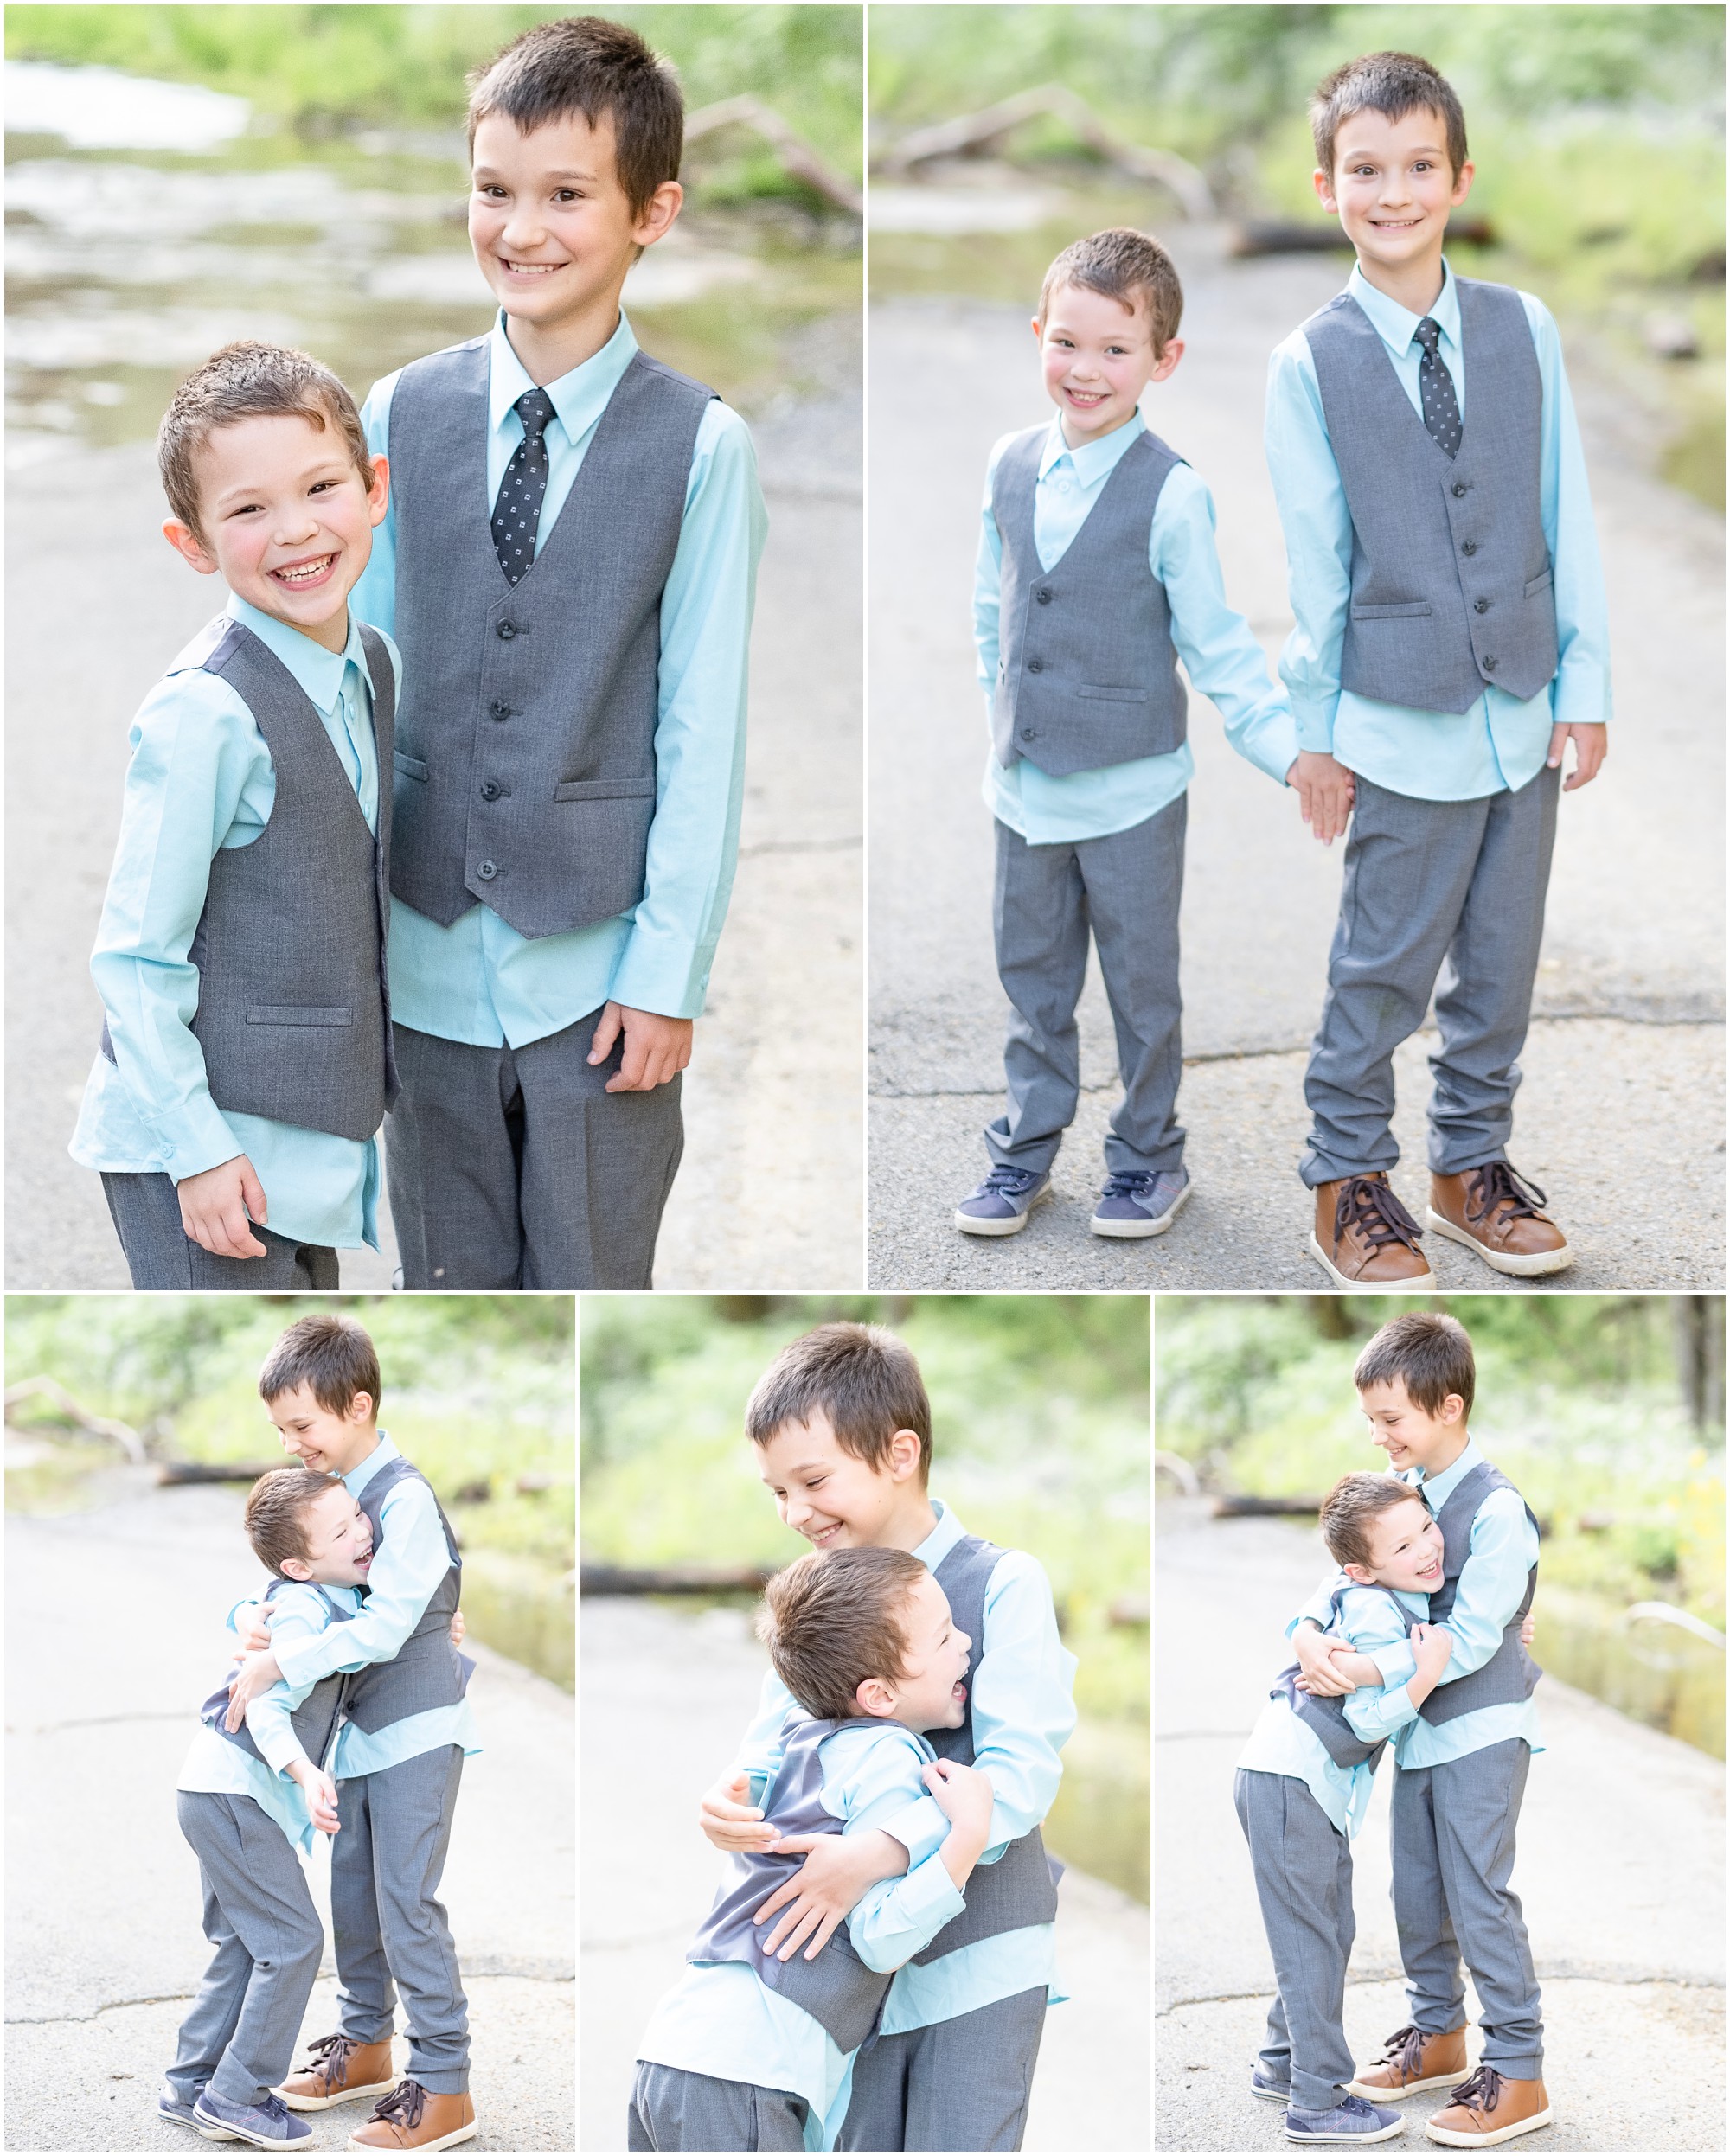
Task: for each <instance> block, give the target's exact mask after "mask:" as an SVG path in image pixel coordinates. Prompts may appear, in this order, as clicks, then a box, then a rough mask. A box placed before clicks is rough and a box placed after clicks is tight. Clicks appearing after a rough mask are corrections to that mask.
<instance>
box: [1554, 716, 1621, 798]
mask: <svg viewBox="0 0 1730 2156" xmlns="http://www.w3.org/2000/svg"><path fill="white" fill-rule="evenodd" d="M1570 740H1572V742H1573V770H1572V771H1570V772H1569V773H1568V775H1567V777H1566V778H1565V779H1563V781H1562V791H1563V792H1564V793H1565V794H1571V793H1572V792H1573V790H1574V788H1575V787H1576V786H1589V785H1590V784H1592V780H1593V779H1594V778H1596V777H1597V776H1598V773H1599V767H1600V766H1601V765H1602V764H1603V762H1604V759H1605V757H1606V756H1608V755H1609V753H1610V729H1609V727H1608V726H1552V727H1551V728H1550V752H1549V754H1548V755H1547V757H1546V758H1544V761H1545V762H1546V763H1547V765H1549V767H1550V769H1551V770H1552V771H1559V770H1560V768H1561V760H1562V751H1563V749H1564V748H1566V747H1567V744H1568V742H1569V741H1570Z"/></svg>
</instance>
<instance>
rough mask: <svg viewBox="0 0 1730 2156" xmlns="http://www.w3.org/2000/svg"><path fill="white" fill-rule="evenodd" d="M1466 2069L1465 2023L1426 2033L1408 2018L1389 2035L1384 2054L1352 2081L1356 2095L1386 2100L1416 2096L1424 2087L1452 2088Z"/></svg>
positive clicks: (1370, 2099) (1352, 2091) (1374, 2099)
mask: <svg viewBox="0 0 1730 2156" xmlns="http://www.w3.org/2000/svg"><path fill="white" fill-rule="evenodd" d="M1465 2070H1466V2061H1465V2025H1464V2022H1462V2023H1461V2025H1460V2026H1459V2027H1458V2029H1450V2030H1449V2031H1447V2033H1446V2034H1445V2036H1426V2035H1425V2033H1424V2031H1422V2030H1421V2029H1419V2028H1418V2027H1417V2026H1416V2025H1414V2024H1413V2023H1410V2022H1408V2023H1407V2024H1406V2026H1405V2027H1404V2028H1403V2029H1396V2030H1395V2031H1394V2033H1393V2035H1392V2036H1391V2037H1389V2038H1388V2039H1387V2046H1386V2048H1385V2049H1384V2050H1383V2051H1382V2054H1381V2057H1380V2058H1379V2059H1378V2060H1377V2061H1376V2063H1375V2064H1374V2066H1366V2067H1365V2068H1364V2070H1363V2071H1362V2073H1361V2074H1360V2075H1359V2076H1357V2078H1356V2079H1355V2081H1353V2082H1351V2083H1350V2084H1349V2093H1350V2094H1351V2095H1354V2096H1368V2098H1369V2101H1370V2102H1372V2103H1386V2102H1387V2101H1388V2099H1389V2098H1390V2097H1394V2096H1415V2095H1417V2094H1418V2092H1419V2089H1451V2088H1452V2087H1453V2085H1454V2083H1455V2082H1458V2080H1459V2079H1460V2077H1461V2076H1462V2075H1463V2074H1464V2072H1465Z"/></svg>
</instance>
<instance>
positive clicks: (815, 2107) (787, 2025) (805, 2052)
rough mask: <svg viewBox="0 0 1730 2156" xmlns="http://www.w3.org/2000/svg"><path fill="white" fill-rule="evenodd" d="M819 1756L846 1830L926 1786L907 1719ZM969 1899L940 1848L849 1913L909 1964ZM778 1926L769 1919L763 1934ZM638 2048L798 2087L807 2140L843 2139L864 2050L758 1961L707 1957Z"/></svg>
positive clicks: (892, 1814) (703, 2070)
mask: <svg viewBox="0 0 1730 2156" xmlns="http://www.w3.org/2000/svg"><path fill="white" fill-rule="evenodd" d="M817 1756H818V1760H819V1763H820V1764H821V1766H822V1769H823V1809H824V1810H825V1811H826V1812H828V1813H830V1814H831V1815H832V1816H833V1817H834V1818H836V1819H838V1820H842V1821H843V1826H842V1829H841V1831H842V1833H843V1834H854V1833H865V1832H866V1831H868V1829H870V1828H872V1827H881V1826H883V1825H884V1824H885V1822H886V1821H887V1820H892V1819H896V1818H900V1817H901V1816H902V1815H903V1814H905V1813H906V1812H907V1809H908V1807H910V1805H913V1804H914V1803H916V1802H918V1801H919V1800H920V1799H921V1798H922V1797H923V1796H924V1795H925V1789H924V1784H923V1783H922V1782H921V1781H920V1779H919V1776H920V1774H921V1772H922V1770H923V1769H924V1766H925V1755H924V1753H923V1752H922V1751H921V1750H920V1749H919V1745H918V1744H917V1743H915V1742H914V1741H913V1737H912V1736H911V1735H910V1733H909V1732H908V1731H907V1730H905V1729H903V1728H902V1727H901V1725H900V1723H898V1722H886V1723H884V1724H883V1725H882V1727H881V1729H876V1730H841V1731H837V1732H836V1735H834V1736H833V1737H825V1738H824V1740H823V1743H822V1744H821V1745H820V1746H819V1747H818V1753H817ZM926 1801H929V1800H926ZM946 1830H947V1821H945V1831H946ZM964 1906H965V1904H964V1901H963V1898H962V1895H961V1893H960V1892H959V1891H958V1890H957V1888H956V1885H955V1882H954V1881H953V1880H952V1878H950V1876H949V1873H948V1871H947V1870H946V1869H945V1865H944V1863H943V1859H942V1858H941V1857H939V1856H938V1855H936V1854H935V1853H932V1854H931V1855H929V1856H927V1857H926V1858H925V1859H923V1860H922V1861H921V1862H920V1863H919V1864H917V1865H913V1868H912V1869H911V1870H910V1871H908V1872H907V1876H906V1877H905V1878H899V1879H879V1880H878V1881H877V1882H876V1884H875V1885H874V1886H871V1887H868V1888H867V1890H866V1891H865V1892H864V1893H863V1894H862V1896H861V1897H860V1898H859V1900H858V1901H857V1902H855V1903H854V1905H853V1908H852V1910H851V1911H850V1913H849V1916H848V1918H847V1930H848V1935H849V1938H851V1940H852V1942H853V1944H854V1946H855V1948H857V1950H858V1954H859V1958H860V1960H861V1961H863V1962H864V1964H865V1966H866V1967H867V1968H869V1969H875V1970H877V1971H879V1972H880V1973H881V1971H884V1970H887V1969H894V1968H899V1967H900V1966H901V1964H902V1963H903V1962H905V1961H907V1960H908V1959H909V1958H910V1957H911V1956H912V1955H913V1954H922V1953H923V1952H924V1951H925V1949H926V1947H928V1946H929V1945H930V1944H931V1942H932V1940H933V1939H934V1938H935V1937H936V1936H937V1935H938V1933H939V1931H941V1930H942V1929H943V1927H944V1926H945V1924H946V1923H948V1922H950V1921H951V1920H952V1918H954V1917H957V1916H959V1915H960V1914H961V1912H962V1910H963V1908H964ZM773 1929H774V1926H773V1925H772V1924H770V1925H767V1926H766V1927H765V1929H764V1931H763V1934H762V1935H763V1937H765V1938H767V1937H768V1935H769V1933H770V1932H771V1931H772V1930H773ZM637 2056H638V2058H639V2059H648V2060H650V2061H652V2062H653V2063H655V2064H657V2065H659V2066H676V2067H679V2068H681V2069H682V2070H683V2071H684V2072H686V2073H688V2074H709V2075H713V2076H714V2078H715V2079H716V2080H717V2081H735V2082H751V2083H752V2084H753V2086H755V2087H757V2088H759V2089H791V2090H792V2092H793V2094H794V2095H797V2096H803V2097H804V2100H805V2102H807V2103H808V2104H809V2105H810V2106H811V2117H810V2119H809V2121H808V2122H807V2125H806V2129H805V2146H806V2147H807V2148H833V2147H834V2146H835V2137H836V2134H837V2133H838V2132H839V2130H840V2127H841V2122H842V2121H843V2119H844V2118H845V2117H846V2115H847V2104H848V2099H849V2095H851V2093H852V2076H853V2061H854V2060H855V2058H856V2057H857V2056H858V2054H857V2052H856V2051H843V2050H841V2049H840V2048H839V2046H838V2045H837V2044H836V2042H835V2039H834V2038H832V2037H831V2036H830V2033H829V2031H827V2030H826V2029H825V2028H824V2027H823V2025H822V2023H821V2022H819V2021H817V2020H815V2019H814V2018H812V2017H811V2015H810V2014H808V2013H807V2012H805V2011H804V2007H802V2006H795V2005H794V2004H793V2002H792V2000H791V1999H784V1998H782V1997H781V1995H780V1994H779V1993H778V1992H774V1991H772V1990H771V1989H770V1988H769V1986H767V1985H766V1984H765V1983H764V1982H762V1980H760V1979H759V1976H758V1975H757V1973H756V1971H755V1970H754V1969H753V1967H751V1965H750V1964H749V1963H748V1962H745V1961H699V1962H695V1963H693V1964H692V1965H691V1966H690V1967H689V1968H688V1969H687V1970H686V1972H685V1974H684V1976H683V1977H682V1979H681V1980H680V1981H679V1982H678V1983H677V1984H676V1986H674V1988H673V1989H672V1990H671V1991H670V1992H669V1993H668V1994H667V1996H666V1997H665V1998H664V1999H663V2000H662V2001H661V2003H660V2005H659V2006H657V2008H656V2009H655V2012H654V2013H653V2015H652V2016H651V2017H650V2023H649V2028H648V2031H647V2033H646V2034H645V2035H644V2038H643V2041H642V2043H641V2044H638V2047H637Z"/></svg>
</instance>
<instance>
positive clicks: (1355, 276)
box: [1346, 255, 1460, 359]
mask: <svg viewBox="0 0 1730 2156" xmlns="http://www.w3.org/2000/svg"><path fill="white" fill-rule="evenodd" d="M1346 291H1348V292H1349V294H1350V296H1351V297H1352V298H1354V299H1355V300H1356V302H1357V304H1358V305H1359V306H1360V307H1362V309H1363V311H1364V312H1365V314H1367V315H1368V317H1369V319H1370V322H1371V323H1372V325H1373V326H1374V330H1375V333H1376V335H1377V336H1379V337H1380V338H1381V341H1382V342H1383V343H1384V344H1385V345H1386V346H1387V349H1388V350H1389V351H1390V352H1392V353H1393V355H1394V358H1395V359H1399V358H1400V357H1401V356H1402V355H1404V354H1405V353H1406V351H1407V350H1408V349H1410V346H1411V343H1412V333H1413V330H1414V329H1416V328H1417V327H1418V324H1419V323H1420V322H1422V321H1423V320H1424V319H1425V317H1424V316H1422V315H1414V314H1413V312H1412V310H1411V309H1410V308H1409V307H1402V306H1401V305H1400V302H1399V301H1398V300H1397V299H1390V298H1389V297H1387V293H1386V292H1379V291H1377V290H1376V289H1375V287H1374V285H1372V284H1371V283H1370V281H1369V279H1368V278H1367V277H1366V276H1365V275H1364V273H1363V272H1362V270H1361V269H1359V267H1358V266H1357V265H1356V263H1355V262H1354V263H1353V265H1352V273H1351V275H1350V276H1349V278H1347V279H1346ZM1428 319H1429V320H1430V321H1432V322H1433V323H1435V325H1436V327H1437V328H1438V329H1439V330H1440V331H1441V333H1442V342H1443V343H1444V344H1445V345H1449V346H1451V348H1452V349H1453V350H1454V352H1455V353H1456V354H1458V351H1459V349H1460V306H1459V287H1458V285H1456V284H1455V283H1454V273H1453V272H1452V270H1451V269H1450V268H1449V266H1448V261H1447V257H1446V256H1445V255H1444V256H1443V258H1442V289H1441V292H1440V294H1439V296H1438V298H1437V300H1436V304H1435V305H1434V306H1433V307H1432V308H1431V310H1430V312H1429V317H1428Z"/></svg>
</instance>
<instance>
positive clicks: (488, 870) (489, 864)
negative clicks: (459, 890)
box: [475, 860, 498, 883]
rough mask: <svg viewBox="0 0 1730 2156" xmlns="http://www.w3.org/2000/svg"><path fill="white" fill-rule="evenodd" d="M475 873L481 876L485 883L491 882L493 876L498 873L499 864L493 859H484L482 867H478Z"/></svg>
mask: <svg viewBox="0 0 1730 2156" xmlns="http://www.w3.org/2000/svg"><path fill="white" fill-rule="evenodd" d="M475 873H476V875H477V876H478V877H479V878H480V880H481V881H482V882H483V883H490V882H491V881H492V880H493V878H494V877H495V876H496V875H497V873H498V867H497V863H496V862H493V861H490V860H484V861H483V862H482V863H481V865H480V867H478V868H477V869H476V871H475Z"/></svg>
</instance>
